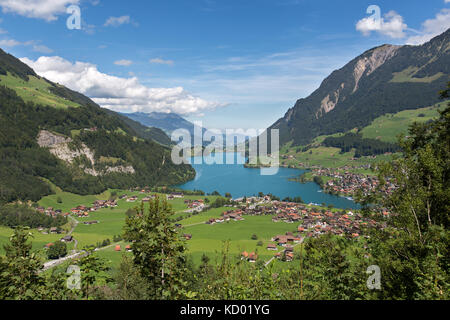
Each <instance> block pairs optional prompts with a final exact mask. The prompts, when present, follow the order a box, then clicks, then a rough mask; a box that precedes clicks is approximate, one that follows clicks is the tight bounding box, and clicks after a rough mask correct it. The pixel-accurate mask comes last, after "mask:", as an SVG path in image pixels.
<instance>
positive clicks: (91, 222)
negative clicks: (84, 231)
mask: <svg viewBox="0 0 450 320" xmlns="http://www.w3.org/2000/svg"><path fill="white" fill-rule="evenodd" d="M83 223H84V224H87V225H92V224H97V223H99V222H98V221H85V222H83Z"/></svg>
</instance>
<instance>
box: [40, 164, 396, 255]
mask: <svg viewBox="0 0 450 320" xmlns="http://www.w3.org/2000/svg"><path fill="white" fill-rule="evenodd" d="M318 173H320V174H332V173H331V171H318ZM369 181H372V180H369ZM133 191H134V190H133ZM139 193H140V194H141V195H144V196H143V197H142V196H141V197H138V196H137V195H127V194H122V195H117V196H115V197H114V198H111V199H109V200H95V201H94V202H93V203H92V206H86V205H79V206H76V207H74V208H72V209H71V210H70V212H66V213H63V212H62V211H61V210H55V209H54V208H52V207H49V208H46V209H45V208H43V207H38V208H37V211H39V212H41V213H45V214H47V215H49V216H52V217H56V216H57V215H62V216H65V217H67V216H70V215H71V216H74V217H78V218H88V217H89V214H90V213H92V212H95V211H98V210H100V209H103V208H115V207H117V206H118V200H123V201H126V202H136V201H140V202H144V203H145V202H149V201H150V200H151V199H154V198H156V194H152V193H150V191H149V190H147V189H140V190H139ZM164 197H165V198H166V199H167V200H169V201H170V200H175V199H181V200H182V201H183V204H184V205H185V207H186V209H185V210H184V211H183V212H185V213H193V212H197V214H199V213H201V212H205V211H208V209H209V205H208V204H206V203H205V200H207V199H206V198H199V199H192V198H190V199H185V195H184V194H183V193H182V192H172V193H168V194H165V195H164ZM224 207H225V208H227V210H225V211H223V212H222V213H221V214H220V215H219V216H217V217H215V218H209V219H207V220H206V221H204V224H207V225H211V226H212V225H215V224H222V223H225V222H230V221H234V222H242V221H245V217H246V216H270V217H271V222H272V223H285V224H287V225H288V226H287V227H286V230H290V231H287V232H286V233H285V234H274V235H273V236H272V238H271V239H270V243H266V248H265V249H266V250H268V251H274V254H273V258H272V259H279V260H280V261H283V262H290V261H292V260H293V259H294V247H295V246H296V245H298V244H300V243H302V242H303V240H304V239H305V238H312V237H318V236H320V235H323V234H333V235H336V236H342V237H347V238H352V239H357V238H359V237H361V236H362V235H363V234H364V229H365V228H367V227H377V228H383V227H384V225H383V224H380V223H377V222H376V221H375V220H373V219H367V218H364V217H363V216H362V215H361V214H360V213H359V212H353V211H351V210H338V209H330V208H325V207H319V206H315V205H312V204H303V203H294V202H285V201H278V200H272V197H271V196H270V195H262V194H260V196H253V197H242V198H236V199H230V200H229V203H228V204H225V205H224ZM381 214H382V215H383V216H385V217H388V216H389V213H388V212H382V213H381ZM269 221H270V220H269ZM82 223H83V224H86V225H92V224H97V223H99V221H98V220H93V221H83V222H82ZM289 225H292V227H290V226H289ZM176 227H178V228H181V229H183V228H184V227H183V226H182V225H181V224H176ZM42 231H43V232H45V231H44V230H42ZM49 232H51V233H61V232H62V230H60V229H58V228H52V229H51V230H49ZM182 236H183V238H184V239H185V240H187V241H189V240H191V239H192V238H193V235H192V234H189V233H184V234H182ZM73 240H74V239H73V237H72V236H71V235H70V234H68V235H66V236H64V237H63V238H61V241H62V242H71V241H73ZM267 240H268V239H267ZM125 249H126V250H127V251H129V250H130V248H125ZM116 251H120V249H118V248H116ZM241 259H242V260H245V261H248V262H250V263H252V262H256V261H257V260H258V253H257V252H246V251H244V252H242V253H241Z"/></svg>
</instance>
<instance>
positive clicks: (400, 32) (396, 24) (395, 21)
mask: <svg viewBox="0 0 450 320" xmlns="http://www.w3.org/2000/svg"><path fill="white" fill-rule="evenodd" d="M407 28H408V26H407V25H406V24H405V23H404V22H403V17H402V16H401V15H399V14H398V13H396V12H395V11H389V12H388V13H386V14H385V15H384V16H383V17H381V18H380V20H379V21H377V19H376V18H375V17H374V16H370V17H366V18H363V19H361V20H359V21H358V23H357V24H356V30H358V31H359V32H361V33H362V34H363V35H365V36H368V35H370V34H371V32H372V31H375V32H378V33H380V34H382V35H385V36H388V37H391V38H404V37H405V36H406V34H405V30H406V29H407Z"/></svg>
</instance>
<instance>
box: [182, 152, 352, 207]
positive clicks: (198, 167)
mask: <svg viewBox="0 0 450 320" xmlns="http://www.w3.org/2000/svg"><path fill="white" fill-rule="evenodd" d="M231 155H233V156H234V160H235V161H234V163H235V164H206V163H205V161H206V160H208V159H209V160H211V159H212V156H209V157H205V158H202V157H194V158H192V159H191V160H190V162H191V164H192V167H193V168H194V169H195V171H196V172H197V176H196V177H195V179H194V180H192V181H189V182H187V183H185V184H183V185H179V186H177V187H179V188H181V189H183V190H202V191H204V192H205V193H211V192H213V191H218V192H219V193H220V194H221V195H225V193H226V192H229V193H231V195H232V196H233V198H239V197H243V196H247V197H250V196H254V195H257V194H258V193H259V192H263V193H264V194H269V193H271V194H273V195H275V196H277V197H279V198H280V199H284V198H286V197H291V198H294V197H297V196H300V197H301V198H302V199H303V201H304V202H305V203H315V204H322V203H325V204H326V205H330V204H332V205H334V206H335V207H336V208H342V209H347V208H348V209H355V208H359V206H358V205H357V204H356V203H354V202H353V201H351V200H349V199H347V198H344V197H338V196H333V195H330V194H326V193H323V192H321V189H320V187H319V186H318V185H317V184H316V183H313V182H310V183H305V184H302V183H300V182H296V181H289V179H290V178H296V177H298V176H300V175H301V174H302V173H303V172H304V171H303V170H299V169H288V168H279V170H278V173H276V174H275V175H261V171H260V170H259V169H247V168H244V166H243V165H242V164H237V163H238V162H237V159H240V160H241V161H242V160H243V158H242V156H241V155H240V154H228V157H230V156H231ZM222 156H223V159H225V156H226V155H225V154H223V155H222ZM202 160H203V161H202ZM196 161H202V162H203V163H202V164H195V162H196ZM211 162H212V161H211ZM223 162H224V163H225V160H224V161H223Z"/></svg>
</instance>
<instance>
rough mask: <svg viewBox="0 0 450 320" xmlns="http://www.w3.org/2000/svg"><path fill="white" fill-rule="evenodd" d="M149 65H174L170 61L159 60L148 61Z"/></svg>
mask: <svg viewBox="0 0 450 320" xmlns="http://www.w3.org/2000/svg"><path fill="white" fill-rule="evenodd" d="M150 63H156V64H167V65H168V66H172V65H173V64H174V62H173V61H172V60H164V59H161V58H155V59H150Z"/></svg>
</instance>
